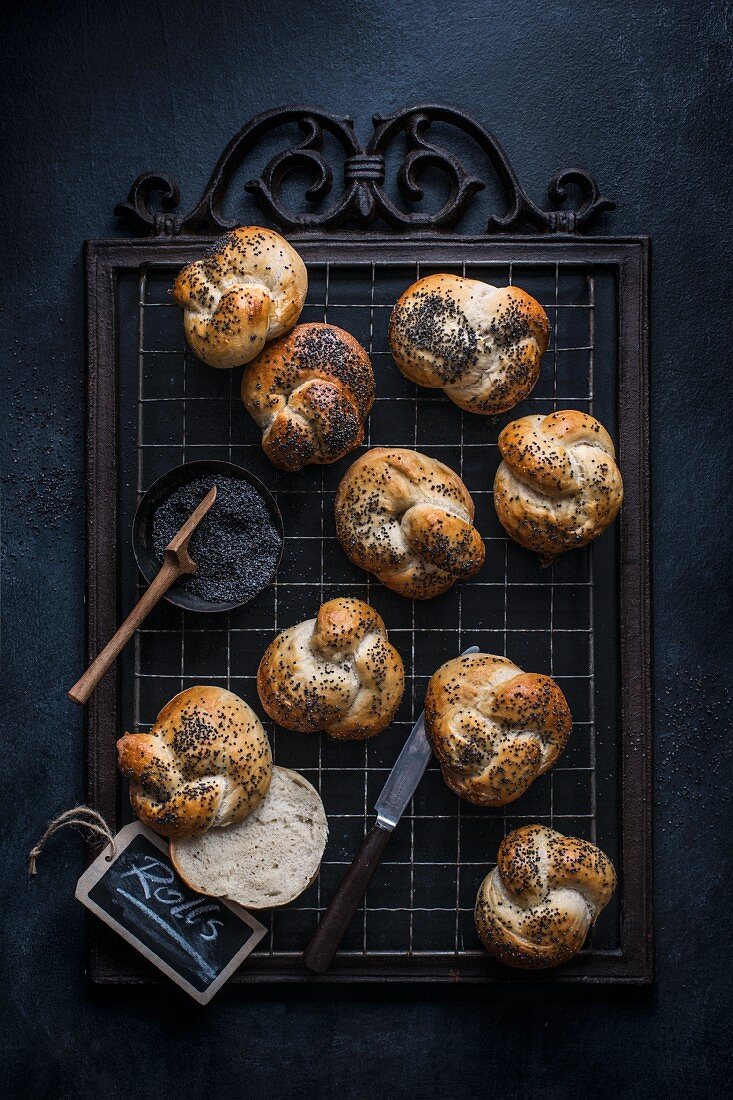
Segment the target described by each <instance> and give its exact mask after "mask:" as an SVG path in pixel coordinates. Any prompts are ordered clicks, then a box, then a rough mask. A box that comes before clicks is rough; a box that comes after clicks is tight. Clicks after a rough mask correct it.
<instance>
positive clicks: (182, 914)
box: [76, 821, 267, 1005]
mask: <svg viewBox="0 0 733 1100" xmlns="http://www.w3.org/2000/svg"><path fill="white" fill-rule="evenodd" d="M76 897H77V898H78V900H79V901H80V902H81V903H82V905H85V906H86V907H87V909H90V910H91V911H92V913H94V914H96V916H98V917H99V919H100V920H103V921H104V923H105V924H108V925H109V927H110V928H114V930H115V932H117V933H118V934H119V935H120V936H122V938H123V939H124V940H127V942H128V943H130V944H132V946H133V947H135V948H137V950H138V951H139V952H140V954H141V955H143V956H144V957H145V958H146V959H149V960H150V962H151V963H153V965H154V966H157V967H158V969H159V970H162V971H163V973H164V974H166V975H167V976H168V977H169V978H170V979H171V981H174V982H175V983H176V985H179V986H180V987H181V989H185V991H186V993H188V994H189V995H190V996H191V997H193V999H194V1000H195V1001H198V1002H199V1004H202V1005H205V1004H208V1002H209V1001H210V1000H211V998H212V997H213V996H214V994H215V993H217V992H218V991H219V990H220V989H221V987H222V986H223V985H224V982H225V981H226V980H227V979H228V978H230V977H231V975H232V974H233V973H234V971H235V970H236V969H237V967H238V966H239V965H240V964H241V962H242V960H243V959H246V957H247V956H248V955H249V954H250V952H251V951H252V950H253V948H254V947H256V946H257V944H258V943H259V942H260V940H261V939H262V937H263V936H264V935H265V934H266V932H267V929H266V928H265V927H264V925H262V924H260V922H259V921H258V920H255V918H254V917H253V916H251V915H250V914H249V913H248V912H246V910H244V909H242V907H241V906H239V905H237V904H235V903H234V902H231V901H225V900H224V898H211V897H206V896H204V895H203V894H197V893H196V892H195V891H193V890H191V889H190V888H189V887H188V886H187V885H186V884H185V882H184V881H183V880H182V879H181V877H180V876H179V875H178V873H177V872H176V869H175V868H174V866H173V864H172V863H171V860H170V856H169V854H168V846H167V845H166V844H165V843H164V842H163V841H162V840H161V839H160V837H159V836H156V834H155V833H153V832H151V830H150V829H147V828H146V827H145V826H144V825H142V824H141V823H140V822H139V821H135V822H133V824H131V825H125V827H124V828H123V829H120V831H119V833H117V835H116V836H115V840H114V849H113V847H112V845H111V844H108V845H107V847H106V848H105V849H104V851H103V852H101V853H100V855H99V856H97V858H96V859H95V860H94V863H92V864H91V865H90V866H89V867H87V869H86V871H85V872H84V874H83V875H82V876H81V878H80V879H79V881H78V883H77V884H76Z"/></svg>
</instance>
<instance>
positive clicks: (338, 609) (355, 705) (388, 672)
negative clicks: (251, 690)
mask: <svg viewBox="0 0 733 1100" xmlns="http://www.w3.org/2000/svg"><path fill="white" fill-rule="evenodd" d="M404 687H405V673H404V668H403V665H402V658H401V657H400V655H399V653H398V652H397V650H396V649H395V648H394V646H393V645H391V644H390V642H389V641H388V639H387V631H386V629H385V626H384V623H383V622H382V619H381V618H380V616H379V615H378V614H377V612H376V611H375V610H374V608H373V607H370V606H369V604H367V603H364V602H363V601H362V600H355V599H352V598H350V597H343V598H340V599H336V600H329V601H328V603H324V604H323V605H322V606H321V608H320V610H319V612H318V615H317V616H316V618H315V619H306V621H305V622H302V623H298V624H297V625H296V626H291V627H289V629H288V630H284V631H283V632H282V634H278V636H277V638H275V640H274V641H273V642H271V643H270V645H269V646H268V648H267V650H266V651H265V655H264V657H263V658H262V660H261V662H260V667H259V669H258V671H257V690H258V691H259V694H260V700H261V702H262V706H263V707H264V708H265V710H266V711H267V713H268V714H269V715H270V717H271V718H273V719H274V720H275V721H276V722H278V723H279V724H280V725H281V726H285V728H286V729H290V730H298V731H300V732H302V733H307V732H312V731H315V730H325V731H326V733H328V734H329V735H330V736H331V737H335V738H338V739H340V740H361V739H364V738H366V737H375V736H376V735H377V734H378V733H381V732H382V730H383V729H385V728H386V727H387V726H388V725H389V723H390V722H391V721H392V719H393V717H394V715H395V711H396V710H397V707H398V706H399V705H400V700H401V699H402V692H403V691H404Z"/></svg>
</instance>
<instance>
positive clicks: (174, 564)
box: [67, 485, 216, 705]
mask: <svg viewBox="0 0 733 1100" xmlns="http://www.w3.org/2000/svg"><path fill="white" fill-rule="evenodd" d="M215 500H216V485H214V486H213V488H212V489H210V490H209V492H208V493H207V494H206V496H205V497H204V499H203V500H202V501H201V503H200V504H199V505H198V507H197V508H195V509H194V511H193V512H192V513H191V515H190V516H189V517H188V519H187V520H186V522H185V523H184V524H183V526H182V527H181V529H180V530H179V531H177V532H176V534H175V535H174V536H173V538H172V539H171V541H170V542H169V543H168V545H167V546H166V548H165V554H164V556H163V564H162V565H161V567H160V570H159V572H158V574H157V576H156V577H155V579H154V580H153V581H152V583H151V585H150V587H149V588H148V590H147V591H146V592H145V593H144V594H143V595H142V596H141V598H140V600H139V601H138V602H137V603H136V604H135V606H134V607H133V609H132V611H131V612H130V614H129V615H128V616H127V618H126V619H125V621H124V623H123V624H122V626H121V627H120V628H119V630H118V631H117V633H116V634H114V635H113V637H112V638H110V640H109V641H108V642H107V644H106V646H105V647H104V649H103V650H102V652H101V653H100V654H98V656H97V657H95V658H94V660H93V661H92V663H91V664H90V666H89V668H88V669H87V670H86V672H85V673H84V675H83V676H82V677H81V679H80V680H77V682H76V683H75V684H74V686H73V687H72V688H71V689H70V690H69V691H68V692H67V694H68V696H69V698H70V699H73V701H74V702H75V703H80V704H82V705H83V704H84V703H86V701H87V699H88V698H89V696H90V695H91V694H92V692H93V691H94V689H95V687H96V686H97V684H98V683H99V681H100V680H101V679H102V677H103V676H104V674H105V672H106V671H107V669H108V668H109V667H110V665H111V664H112V662H113V661H114V660H115V659H116V658H117V657H118V656H119V655H120V653H121V652H122V650H123V649H124V647H125V646H126V645H127V643H128V642H129V640H130V638H131V637H132V636H133V634H134V633H135V631H136V630H137V628H138V627H139V626H140V624H141V623H142V622H143V620H144V619H146V618H147V616H148V615H149V614H150V612H151V611H152V610H153V608H154V607H155V605H156V604H157V602H158V600H160V599H161V598H162V597H163V596H164V595H165V593H166V592H167V591H168V589H169V588H170V586H171V585H172V584H173V583H174V582H175V581H177V580H178V578H179V577H181V576H182V575H183V574H184V573H195V572H196V569H197V566H196V562H195V561H194V560H193V558H192V557H191V555H190V554H189V552H188V543H189V540H190V538H191V535H192V534H193V533H194V531H195V530H196V528H197V527H198V525H199V524H200V523H201V520H202V519H203V518H204V516H205V515H206V513H207V512H208V511H209V509H210V508H211V506H212V504H213V503H214V501H215Z"/></svg>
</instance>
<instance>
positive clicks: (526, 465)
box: [494, 409, 624, 559]
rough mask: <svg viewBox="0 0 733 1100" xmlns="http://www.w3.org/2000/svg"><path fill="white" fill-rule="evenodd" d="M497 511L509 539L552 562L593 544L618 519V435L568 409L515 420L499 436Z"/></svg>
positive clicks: (620, 485) (620, 490)
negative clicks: (615, 438) (564, 553)
mask: <svg viewBox="0 0 733 1100" xmlns="http://www.w3.org/2000/svg"><path fill="white" fill-rule="evenodd" d="M499 451H500V453H501V456H502V458H503V460H504V461H503V462H502V463H501V465H500V466H499V469H498V470H497V471H496V478H495V479H494V504H495V506H496V513H497V515H498V517H499V520H500V521H501V523H502V525H503V527H504V528H505V529H506V531H507V534H509V535H511V537H512V538H513V539H515V540H516V541H517V542H518V543H519V544H520V545H521V546H525V547H526V548H527V549H528V550H534V552H535V553H536V554H539V555H540V556H541V557H543V558H545V559H548V558H552V557H554V556H555V555H557V554H560V553H562V551H563V550H571V549H573V548H574V547H578V546H585V545H586V543H588V542H590V541H591V539H594V538H596V536H597V535H600V534H601V533H602V532H603V531H605V530H606V528H607V527H608V525H609V524H610V523H612V522H613V520H614V519H615V518H616V514H617V513H618V510H619V508H620V507H621V501H622V500H623V495H624V487H623V482H622V481H621V474H620V472H619V469H618V466H617V465H616V452H615V450H614V447H613V442H612V440H611V437H610V435H609V434H608V432H607V431H606V429H605V428H604V427H603V425H602V424H600V423H599V422H598V421H597V420H596V419H594V417H592V416H590V415H588V414H587V413H582V412H577V411H576V410H575V409H566V410H564V411H563V412H555V413H550V415H549V416H523V417H522V418H521V419H520V420H513V421H512V423H511V424H507V426H506V428H504V430H503V431H502V433H501V434H500V436H499Z"/></svg>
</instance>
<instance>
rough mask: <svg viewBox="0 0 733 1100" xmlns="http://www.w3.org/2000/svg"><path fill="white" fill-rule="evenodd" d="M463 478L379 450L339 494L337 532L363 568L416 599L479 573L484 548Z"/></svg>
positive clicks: (438, 465) (363, 460)
mask: <svg viewBox="0 0 733 1100" xmlns="http://www.w3.org/2000/svg"><path fill="white" fill-rule="evenodd" d="M473 517H474V505H473V500H472V499H471V495H470V493H469V492H468V489H467V488H466V486H465V485H464V484H463V482H462V481H461V479H460V478H459V476H458V474H456V473H454V472H453V470H451V469H449V467H448V466H444V465H443V463H442V462H438V461H437V459H434V458H429V457H428V456H427V455H423V454H420V453H419V451H408V450H403V449H401V448H399V447H375V448H374V449H373V450H371V451H367V453H366V454H364V455H362V456H361V457H360V458H358V459H357V460H356V462H355V463H354V464H353V466H351V467H350V468H349V469H348V470H347V471H346V474H345V475H344V477H343V478H342V480H341V484H340V485H339V487H338V491H337V493H336V533H337V535H338V537H339V540H340V542H341V545H342V546H343V548H344V552H345V553H346V555H347V556H348V557H349V558H350V559H351V561H353V562H354V564H355V565H358V566H359V567H360V568H361V569H366V570H367V571H368V572H370V573H374V574H376V576H377V577H378V578H379V580H380V581H381V582H382V583H383V584H386V585H387V587H388V588H391V589H392V590H393V591H394V592H399V593H400V595H401V596H409V597H410V598H411V599H415V600H427V599H430V598H431V597H433V596H438V595H440V593H441V592H445V591H446V590H447V589H448V588H450V586H451V585H452V584H453V583H454V582H455V581H457V580H461V579H463V578H464V577H471V576H473V574H474V573H477V572H478V571H479V569H480V568H481V566H482V565H483V562H484V553H485V551H484V544H483V541H482V539H481V536H480V535H479V533H478V531H477V530H476V528H475V527H474V526H473Z"/></svg>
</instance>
